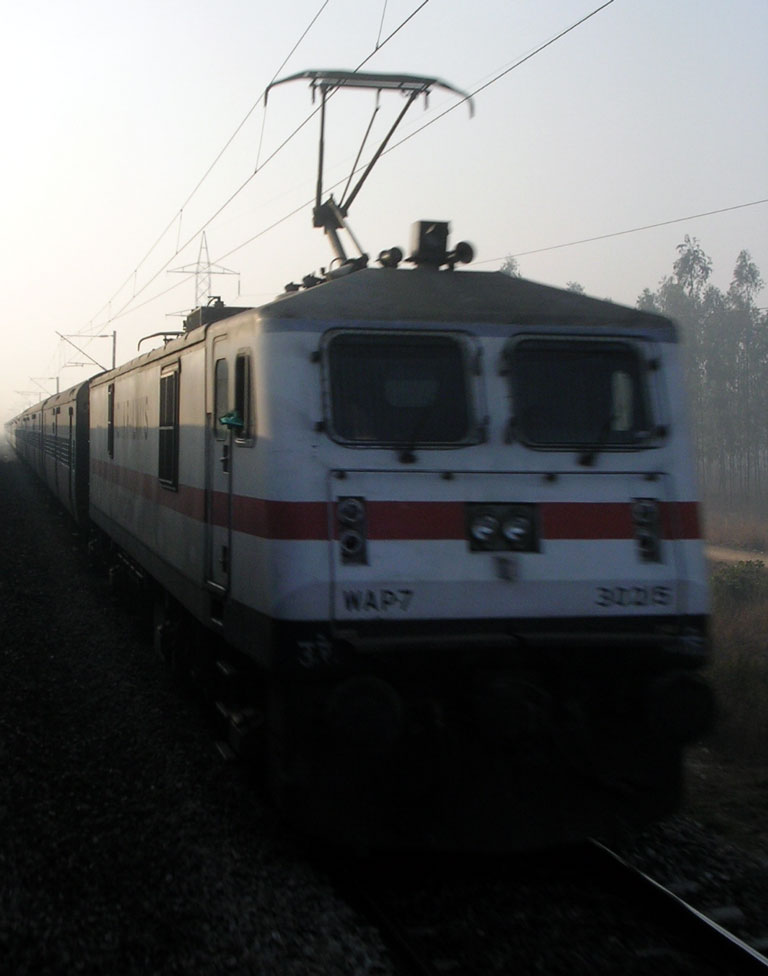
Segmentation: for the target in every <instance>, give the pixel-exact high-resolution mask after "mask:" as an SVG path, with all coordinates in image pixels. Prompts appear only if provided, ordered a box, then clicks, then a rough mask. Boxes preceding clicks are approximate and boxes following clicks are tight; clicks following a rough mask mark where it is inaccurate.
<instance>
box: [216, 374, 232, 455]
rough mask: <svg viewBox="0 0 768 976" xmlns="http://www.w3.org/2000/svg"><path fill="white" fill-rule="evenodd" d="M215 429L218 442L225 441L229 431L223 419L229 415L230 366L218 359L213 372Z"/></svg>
mask: <svg viewBox="0 0 768 976" xmlns="http://www.w3.org/2000/svg"><path fill="white" fill-rule="evenodd" d="M213 409H214V415H213V425H214V426H213V429H214V431H215V433H216V440H217V441H225V440H227V438H228V437H229V430H228V428H227V426H226V425H225V424H222V423H221V418H222V417H225V416H226V415H227V413H229V365H228V363H227V361H226V359H217V360H216V366H215V367H214V371H213Z"/></svg>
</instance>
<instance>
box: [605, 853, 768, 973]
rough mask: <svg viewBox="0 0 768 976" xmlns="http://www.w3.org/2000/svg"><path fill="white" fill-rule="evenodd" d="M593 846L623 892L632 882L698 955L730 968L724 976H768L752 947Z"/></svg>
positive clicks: (621, 860)
mask: <svg viewBox="0 0 768 976" xmlns="http://www.w3.org/2000/svg"><path fill="white" fill-rule="evenodd" d="M590 843H591V846H592V848H593V850H594V851H595V853H596V854H597V856H598V857H599V858H600V865H601V867H603V868H605V869H606V870H607V872H608V873H610V874H611V875H612V877H613V878H614V879H615V880H616V881H619V882H620V884H621V887H622V888H626V886H627V883H628V882H630V883H631V884H632V886H633V888H634V891H633V892H632V894H633V895H635V896H639V897H640V898H641V899H642V901H643V904H644V907H645V908H646V909H650V910H651V911H652V912H653V913H654V914H656V915H662V916H663V920H664V922H665V923H666V924H667V925H674V926H675V929H676V931H677V932H682V933H683V934H684V936H685V937H689V938H691V940H695V943H696V946H697V952H699V953H700V952H701V951H702V949H703V948H706V951H707V952H708V953H711V957H714V958H716V959H717V961H718V963H720V964H722V965H723V966H725V967H727V969H725V970H724V972H733V973H738V974H741V973H744V974H751V973H762V974H763V976H765V974H766V973H768V958H766V957H765V956H763V955H761V954H760V953H759V952H758V951H757V950H756V949H753V948H752V946H750V945H748V944H747V943H746V942H744V941H743V940H742V939H740V938H738V936H736V935H734V934H733V933H732V932H729V931H728V930H727V929H725V928H723V926H722V925H719V924H718V923H717V922H715V921H713V920H712V919H711V918H708V917H707V916H706V915H705V914H704V913H703V912H700V911H699V910H698V909H697V908H694V907H693V905H690V904H689V903H688V902H687V901H685V900H684V899H682V898H680V897H679V895H676V894H675V893H674V892H672V891H670V890H669V889H668V888H665V887H664V886H663V885H661V884H659V882H658V881H654V879H653V878H651V877H649V876H648V875H647V874H645V873H644V872H643V871H641V870H640V869H639V868H636V867H634V866H633V865H631V864H629V863H628V862H627V861H625V860H624V858H622V857H620V856H619V855H618V854H616V853H615V852H614V851H612V850H610V849H609V848H608V847H606V846H605V845H604V844H601V843H600V842H599V841H596V840H592V841H591V842H590Z"/></svg>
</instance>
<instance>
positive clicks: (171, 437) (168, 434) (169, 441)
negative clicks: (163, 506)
mask: <svg viewBox="0 0 768 976" xmlns="http://www.w3.org/2000/svg"><path fill="white" fill-rule="evenodd" d="M159 433H160V438H159V442H160V448H159V457H158V477H159V479H160V484H161V485H163V487H165V488H173V489H176V488H178V487H179V366H178V363H177V364H175V365H174V366H171V367H169V368H167V369H164V370H163V372H162V373H161V374H160V431H159Z"/></svg>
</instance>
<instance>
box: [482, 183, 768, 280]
mask: <svg viewBox="0 0 768 976" xmlns="http://www.w3.org/2000/svg"><path fill="white" fill-rule="evenodd" d="M761 203H768V197H766V198H765V199H763V200H752V201H751V202H750V203H737V204H736V205H735V206H733V207H721V208H720V209H719V210H706V211H704V212H703V213H696V214H688V216H687V217H675V218H673V219H672V220H659V221H657V222H656V223H655V224H643V226H642V227H630V228H628V229H627V230H615V231H612V232H611V233H610V234H598V235H597V236H596V237H582V238H581V239H580V240H578V241H568V242H567V243H565V244H550V245H549V246H547V247H537V248H534V249H533V250H530V251H516V252H515V253H514V254H505V255H503V256H502V257H498V258H487V259H485V260H483V261H477V262H475V263H476V264H492V263H493V262H494V261H503V260H504V259H505V258H507V257H512V258H524V257H528V256H529V255H530V254H543V253H544V252H545V251H557V250H559V249H560V248H563V247H576V245H578V244H591V243H592V242H593V241H606V240H608V239H609V238H611V237H622V236H623V235H624V234H638V233H640V231H643V230H653V229H654V228H656V227H669V226H670V225H671V224H682V223H684V222H685V221H686V220H698V219H699V218H700V217H713V216H714V215H715V214H722V213H730V212H731V211H733V210H744V208H745V207H757V206H759V205H760V204H761Z"/></svg>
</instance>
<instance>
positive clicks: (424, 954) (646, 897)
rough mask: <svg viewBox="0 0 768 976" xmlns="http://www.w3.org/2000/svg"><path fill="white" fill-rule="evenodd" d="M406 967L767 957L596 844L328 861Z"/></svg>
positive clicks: (620, 964)
mask: <svg viewBox="0 0 768 976" xmlns="http://www.w3.org/2000/svg"><path fill="white" fill-rule="evenodd" d="M321 867H322V870H323V871H324V872H325V873H326V874H327V875H328V876H329V877H330V880H331V882H332V884H333V885H334V887H336V889H337V891H338V892H339V893H340V894H341V895H342V897H343V898H344V899H345V900H346V901H347V902H348V903H349V904H350V905H352V906H353V907H354V908H355V909H356V910H357V911H358V912H359V913H360V914H361V915H362V916H363V917H364V918H365V920H366V921H367V922H368V923H369V924H371V925H373V926H374V927H375V928H376V929H377V930H378V931H379V933H380V935H381V938H382V940H383V942H384V943H385V945H386V947H387V949H388V951H389V953H390V955H391V957H392V959H393V961H394V963H395V965H396V966H397V968H398V971H399V972H401V973H403V974H406V976H438V974H440V976H445V974H446V973H447V974H461V976H474V974H475V973H477V974H480V973H483V974H485V976H487V974H489V973H504V974H506V973H509V972H521V973H528V972H542V973H548V974H550V973H560V972H562V973H566V972H567V973H568V974H569V976H579V974H582V973H584V974H587V973H588V974H590V976H598V974H603V973H605V974H608V973H611V974H613V973H617V972H622V973H627V974H634V976H641V974H654V976H658V974H662V973H663V974H664V976H677V974H679V976H686V974H696V976H708V974H713V976H715V974H717V976H730V974H733V976H741V974H752V973H762V974H768V959H766V958H765V957H764V956H762V955H761V954H760V953H759V952H757V951H756V950H755V949H753V948H752V947H750V946H749V945H747V944H746V942H744V941H743V940H741V939H739V938H738V937H737V936H735V935H734V934H732V933H731V932H729V931H727V930H726V929H725V928H724V927H723V926H722V925H720V924H718V923H717V922H715V921H713V920H712V919H710V918H707V916H706V915H704V914H703V913H702V912H700V911H697V910H696V909H695V908H693V907H692V906H691V905H689V904H688V903H686V902H685V901H684V900H683V899H681V898H680V897H678V896H677V895H675V894H674V893H673V892H671V891H669V890H668V889H666V888H664V887H663V886H662V885H660V884H658V883H657V882H655V881H653V880H652V879H651V878H650V877H648V876H647V875H645V874H643V873H642V872H641V871H638V870H637V869H636V868H634V867H632V866H631V865H630V864H628V863H627V862H626V861H625V860H623V859H622V858H620V857H619V856H618V855H616V854H615V853H614V852H612V851H611V850H609V849H608V848H606V847H604V846H603V845H601V844H599V843H593V844H591V845H589V846H588V847H587V848H585V849H584V850H582V851H580V852H579V853H578V854H577V855H576V856H575V857H574V856H573V855H572V854H566V855H563V860H562V862H561V863H559V864H558V862H557V858H554V859H553V858H551V857H550V856H549V855H545V856H543V857H540V858H532V857H524V858H514V859H510V858H502V859H499V860H496V861H493V862H489V861H487V860H480V861H479V860H476V859H472V860H466V859H454V858H447V859H442V860H435V859H429V858H426V859H425V858H423V857H418V858H413V859H403V858H399V857H398V858H389V859H379V858H375V859H372V858H365V859H360V860H354V861H353V860H350V859H347V858H345V859H338V858H337V859H330V858H328V857H327V856H325V857H324V858H323V863H322V865H321Z"/></svg>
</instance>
